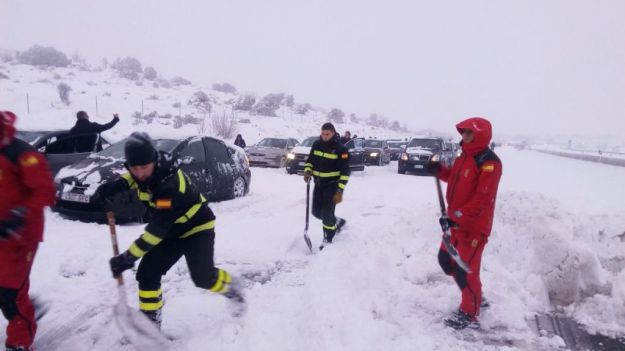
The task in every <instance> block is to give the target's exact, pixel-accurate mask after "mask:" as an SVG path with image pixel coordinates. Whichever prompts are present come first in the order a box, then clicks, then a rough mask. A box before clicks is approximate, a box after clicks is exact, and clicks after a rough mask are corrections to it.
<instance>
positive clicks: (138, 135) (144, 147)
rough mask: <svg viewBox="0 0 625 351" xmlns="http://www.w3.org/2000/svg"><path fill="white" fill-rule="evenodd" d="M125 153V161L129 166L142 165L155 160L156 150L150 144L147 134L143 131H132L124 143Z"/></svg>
mask: <svg viewBox="0 0 625 351" xmlns="http://www.w3.org/2000/svg"><path fill="white" fill-rule="evenodd" d="M124 152H125V154H126V163H127V164H128V166H129V167H132V166H143V165H147V164H148V163H151V162H156V159H157V158H158V152H157V151H156V149H155V148H154V145H153V144H152V139H151V138H150V136H149V135H147V134H146V133H143V132H134V133H132V134H130V136H129V137H128V140H126V145H125V146H124Z"/></svg>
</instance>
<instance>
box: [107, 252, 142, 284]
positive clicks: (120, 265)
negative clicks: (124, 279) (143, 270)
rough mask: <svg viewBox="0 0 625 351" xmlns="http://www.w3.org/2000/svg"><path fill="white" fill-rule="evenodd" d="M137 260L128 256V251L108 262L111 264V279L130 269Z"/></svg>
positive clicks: (130, 255)
mask: <svg viewBox="0 0 625 351" xmlns="http://www.w3.org/2000/svg"><path fill="white" fill-rule="evenodd" d="M136 260H137V258H136V257H135V256H133V255H132V254H130V252H128V251H124V252H123V253H122V254H120V255H117V256H115V257H113V258H111V260H110V261H109V263H110V264H111V272H113V278H117V277H119V276H120V275H121V274H122V273H123V272H124V271H125V270H127V269H131V268H133V267H134V266H135V261H136Z"/></svg>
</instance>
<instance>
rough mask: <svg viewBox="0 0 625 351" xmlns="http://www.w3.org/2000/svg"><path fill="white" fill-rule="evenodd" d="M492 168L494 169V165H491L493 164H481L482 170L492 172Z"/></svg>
mask: <svg viewBox="0 0 625 351" xmlns="http://www.w3.org/2000/svg"><path fill="white" fill-rule="evenodd" d="M494 170H495V165H493V164H490V165H484V166H482V171H485V172H492V171H494Z"/></svg>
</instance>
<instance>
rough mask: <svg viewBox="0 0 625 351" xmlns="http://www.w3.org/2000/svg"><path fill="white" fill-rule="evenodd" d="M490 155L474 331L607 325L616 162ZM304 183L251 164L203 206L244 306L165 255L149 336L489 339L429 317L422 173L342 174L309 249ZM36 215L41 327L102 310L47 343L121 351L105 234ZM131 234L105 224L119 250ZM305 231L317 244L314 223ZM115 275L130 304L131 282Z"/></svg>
mask: <svg viewBox="0 0 625 351" xmlns="http://www.w3.org/2000/svg"><path fill="white" fill-rule="evenodd" d="M497 152H498V153H499V155H500V156H501V158H502V160H503V162H504V176H503V179H502V183H501V187H500V196H499V200H498V207H497V214H496V223H495V226H494V231H493V234H492V236H491V238H490V242H489V245H488V246H487V247H486V250H485V254H484V258H483V274H482V276H483V278H482V279H483V283H484V291H485V294H486V296H487V297H488V298H489V300H490V301H491V304H492V307H491V308H490V309H489V310H487V311H485V312H484V313H483V316H482V318H481V322H482V325H483V327H484V329H485V330H486V331H487V332H488V333H489V335H490V336H492V338H493V339H496V338H498V337H505V339H507V340H512V341H515V342H516V343H517V346H519V347H520V348H524V349H540V348H544V349H549V348H550V347H556V346H557V345H559V340H557V338H552V339H549V338H537V337H535V335H534V334H533V332H532V331H531V328H530V326H529V325H528V323H527V322H526V320H527V319H528V318H530V319H531V318H532V316H533V315H534V313H536V312H546V311H549V310H550V309H551V306H552V305H551V303H552V302H556V303H559V304H562V305H566V307H565V308H564V310H565V311H566V312H567V313H569V314H570V315H573V316H574V317H576V318H577V319H578V320H579V321H581V322H583V323H585V324H587V325H588V326H589V327H590V328H592V329H594V330H597V331H601V332H603V333H622V328H621V329H619V328H618V327H619V326H622V325H623V324H625V307H624V306H625V304H624V302H625V288H624V286H625V271H624V270H623V268H624V266H625V264H623V262H624V261H625V260H624V259H623V252H625V243H624V242H623V241H622V240H621V239H620V238H619V237H617V235H618V234H621V233H623V231H624V230H625V217H624V215H623V214H625V204H624V203H623V201H622V199H623V198H624V197H625V188H624V187H622V186H619V184H620V181H621V180H622V179H624V178H625V170H622V169H620V168H615V167H609V166H605V165H599V164H591V163H581V162H579V161H576V160H569V159H563V158H559V157H555V156H549V155H543V154H538V153H533V152H527V151H514V150H512V149H509V148H500V149H497ZM304 191H305V187H304V183H303V181H302V180H301V177H298V176H289V175H286V174H285V173H284V171H283V170H275V169H256V168H255V169H253V186H252V191H251V193H250V195H249V196H248V197H245V198H241V199H237V200H233V201H228V202H223V203H219V204H213V205H212V207H213V209H214V211H215V213H216V215H217V239H216V256H215V260H216V262H217V265H218V266H220V267H222V268H225V269H227V270H229V271H231V272H232V273H234V274H236V275H243V276H244V277H246V285H247V289H246V293H247V298H248V303H249V310H248V314H247V315H246V316H245V318H244V319H243V320H242V321H238V320H234V319H232V318H231V317H229V316H228V309H227V305H226V303H225V301H224V299H223V298H221V297H218V296H212V295H211V294H210V293H207V292H204V291H201V290H200V289H197V288H195V287H193V285H192V283H191V281H190V279H189V277H188V273H187V270H186V266H185V264H184V261H182V262H180V263H179V264H177V265H176V266H175V267H174V268H173V269H172V270H171V271H170V272H169V273H168V274H167V276H166V277H164V280H163V290H164V296H165V300H166V305H165V308H164V323H163V330H164V331H165V332H166V333H167V334H169V335H172V336H175V337H176V338H177V341H176V342H175V345H176V348H177V349H181V350H182V349H189V350H193V349H221V350H268V349H272V350H295V349H297V350H318V349H326V350H348V349H354V350H356V349H358V350H379V349H389V350H391V349H392V350H414V349H423V350H437V349H438V350H448V349H466V350H490V349H492V350H495V349H502V347H501V346H500V345H492V342H494V340H490V341H489V340H488V339H487V338H485V339H484V340H486V341H479V342H474V341H470V340H467V338H465V335H463V334H459V333H457V332H453V331H450V330H448V329H446V328H444V327H443V325H442V323H441V319H442V318H443V317H444V316H446V315H447V314H448V313H450V312H451V311H453V310H454V309H455V308H457V303H458V301H459V292H458V291H457V287H456V285H455V284H454V283H453V281H452V280H451V279H450V278H448V277H447V276H445V275H444V274H443V273H442V272H441V270H440V268H439V267H438V263H437V259H436V254H437V250H438V246H439V240H440V234H439V231H440V229H439V228H438V224H437V216H438V214H437V205H436V195H435V189H434V181H433V180H432V178H429V177H415V176H403V175H398V174H397V170H396V164H395V163H392V164H391V166H388V167H381V168H377V167H368V168H367V170H366V172H365V173H364V174H362V173H356V174H354V175H353V176H352V177H351V180H350V184H349V185H348V189H347V191H346V194H345V203H344V204H342V205H340V206H339V208H338V210H337V214H338V215H339V216H341V217H345V218H346V219H347V220H348V224H347V227H346V230H345V232H343V233H341V234H340V237H338V238H337V240H336V242H335V243H334V244H333V245H332V246H330V247H328V248H327V249H326V250H324V251H323V252H321V253H319V254H317V255H313V256H311V255H308V254H306V248H305V246H304V242H303V239H302V234H303V219H304V199H305V197H304ZM46 224H47V230H46V237H47V240H46V242H44V243H43V245H42V247H41V251H40V252H39V254H38V257H37V259H36V264H35V267H34V270H33V276H32V280H33V288H32V291H33V293H34V294H38V295H40V296H42V297H43V298H45V299H46V300H47V301H50V302H51V303H52V305H51V311H50V312H49V313H48V315H46V316H45V317H44V318H43V320H42V321H41V326H40V327H41V329H40V331H41V332H42V333H45V331H46V329H47V328H49V327H51V326H55V325H59V324H63V323H65V322H67V321H68V320H71V319H72V317H73V316H75V315H76V314H78V313H80V312H81V311H85V310H89V309H94V310H96V311H102V312H100V313H96V314H95V315H94V316H93V317H92V318H90V319H89V320H88V321H86V322H85V324H84V326H83V328H82V329H81V330H80V331H79V332H76V333H75V334H72V335H67V336H66V337H65V340H64V341H63V343H62V345H61V346H63V348H62V349H63V350H84V349H86V348H88V349H93V350H114V349H131V347H130V346H121V345H120V344H119V338H120V336H121V334H120V332H119V330H117V327H116V326H115V325H114V323H113V322H112V305H113V304H114V303H115V301H116V295H115V294H116V290H115V283H114V280H113V279H112V278H111V277H110V272H109V270H108V264H107V260H108V258H109V257H110V255H111V253H110V252H111V248H110V242H109V238H108V230H107V228H106V227H105V226H102V225H93V224H86V223H80V222H73V221H67V220H63V219H61V218H59V217H58V216H57V215H55V214H51V213H48V217H47V223H46ZM141 229H142V227H141V226H138V225H131V226H123V227H120V228H119V236H120V241H121V245H122V247H126V246H127V245H129V243H130V242H131V241H132V240H133V239H134V238H135V237H136V236H137V235H139V234H140V233H141ZM310 235H311V238H312V239H313V242H314V243H316V244H319V243H320V240H321V237H322V234H321V225H320V223H319V222H318V221H316V220H313V221H312V222H311V230H310ZM126 277H127V278H130V277H131V276H130V274H127V275H126ZM128 280H129V281H130V284H129V286H130V289H129V290H130V292H129V301H130V303H131V306H133V307H136V305H137V301H136V299H135V298H134V296H135V295H134V294H136V284H134V281H133V280H132V279H128ZM2 325H3V326H4V324H2ZM40 349H43V350H45V349H46V348H44V347H40ZM503 349H505V347H504V348H503ZM509 349H514V347H510V348H509Z"/></svg>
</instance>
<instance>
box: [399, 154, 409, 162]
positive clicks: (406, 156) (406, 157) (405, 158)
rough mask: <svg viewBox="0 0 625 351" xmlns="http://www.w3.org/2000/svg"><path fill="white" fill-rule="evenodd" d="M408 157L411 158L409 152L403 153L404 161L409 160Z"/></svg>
mask: <svg viewBox="0 0 625 351" xmlns="http://www.w3.org/2000/svg"><path fill="white" fill-rule="evenodd" d="M408 158H409V157H408V154H407V153H403V154H401V159H402V161H408Z"/></svg>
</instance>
